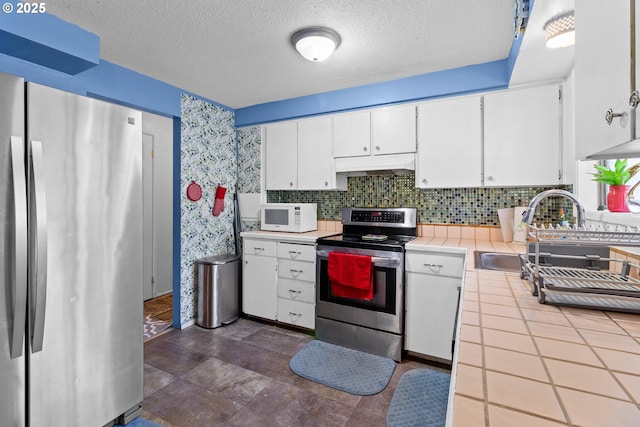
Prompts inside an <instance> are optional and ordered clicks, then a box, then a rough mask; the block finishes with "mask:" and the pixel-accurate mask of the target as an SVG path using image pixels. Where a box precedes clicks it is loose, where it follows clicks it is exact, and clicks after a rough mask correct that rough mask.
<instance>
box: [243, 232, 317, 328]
mask: <svg viewBox="0 0 640 427" xmlns="http://www.w3.org/2000/svg"><path fill="white" fill-rule="evenodd" d="M243 248H244V249H243V254H244V255H243V256H244V260H243V270H242V311H243V312H244V313H245V314H249V315H252V316H257V317H261V318H264V319H269V320H277V321H278V322H282V323H287V324H291V325H295V326H299V327H302V328H307V329H314V328H315V302H316V291H315V289H316V288H315V274H316V263H315V260H316V248H315V243H289V242H279V241H277V240H271V239H247V238H245V239H244V240H243Z"/></svg>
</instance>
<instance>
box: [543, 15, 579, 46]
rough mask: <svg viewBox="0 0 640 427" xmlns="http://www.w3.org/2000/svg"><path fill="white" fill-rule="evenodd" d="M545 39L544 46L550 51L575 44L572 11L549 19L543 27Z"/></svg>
mask: <svg viewBox="0 0 640 427" xmlns="http://www.w3.org/2000/svg"><path fill="white" fill-rule="evenodd" d="M544 32H545V35H546V37H547V42H546V43H545V45H546V46H547V47H548V48H551V49H557V48H560V47H567V46H573V45H574V44H575V42H576V25H575V18H574V16H573V11H571V12H568V13H565V14H563V15H559V16H556V17H554V18H551V19H550V20H549V21H547V23H546V24H545V25H544Z"/></svg>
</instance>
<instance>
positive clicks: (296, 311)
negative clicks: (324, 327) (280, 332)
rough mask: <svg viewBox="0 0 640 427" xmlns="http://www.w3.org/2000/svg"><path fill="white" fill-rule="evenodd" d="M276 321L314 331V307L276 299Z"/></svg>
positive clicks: (303, 303)
mask: <svg viewBox="0 0 640 427" xmlns="http://www.w3.org/2000/svg"><path fill="white" fill-rule="evenodd" d="M278 321H279V322H283V323H289V324H290V325H296V326H300V327H303V328H309V329H315V326H316V307H315V305H314V304H308V303H305V302H298V301H291V300H288V299H282V298H278Z"/></svg>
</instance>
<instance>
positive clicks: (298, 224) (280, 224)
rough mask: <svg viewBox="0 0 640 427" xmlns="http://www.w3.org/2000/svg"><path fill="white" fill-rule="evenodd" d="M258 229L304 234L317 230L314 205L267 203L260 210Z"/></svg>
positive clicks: (316, 215) (316, 212)
mask: <svg viewBox="0 0 640 427" xmlns="http://www.w3.org/2000/svg"><path fill="white" fill-rule="evenodd" d="M260 229H261V230H266V231H288V232H290V233H304V232H305V231H314V230H317V229H318V206H317V205H316V204H315V203H267V204H266V205H262V208H261V210H260Z"/></svg>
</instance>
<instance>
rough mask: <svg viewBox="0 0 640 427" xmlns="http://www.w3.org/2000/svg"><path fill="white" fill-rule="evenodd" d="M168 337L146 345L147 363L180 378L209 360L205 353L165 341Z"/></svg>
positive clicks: (145, 355) (145, 356)
mask: <svg viewBox="0 0 640 427" xmlns="http://www.w3.org/2000/svg"><path fill="white" fill-rule="evenodd" d="M167 335H168V334H167ZM167 335H163V336H161V337H158V338H156V339H154V340H151V341H149V342H148V343H145V346H144V361H145V363H147V364H148V365H151V366H153V367H155V368H158V369H160V370H163V371H165V372H168V373H170V374H173V375H176V376H179V375H181V374H184V373H185V372H188V371H190V370H191V369H193V368H194V367H196V366H198V365H199V364H200V363H202V362H204V361H205V360H206V359H207V358H208V357H207V355H205V354H203V353H200V352H198V351H195V350H192V349H190V348H187V347H185V346H181V345H178V344H175V343H174V342H171V341H169V340H168V339H164V337H165V336H167Z"/></svg>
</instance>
